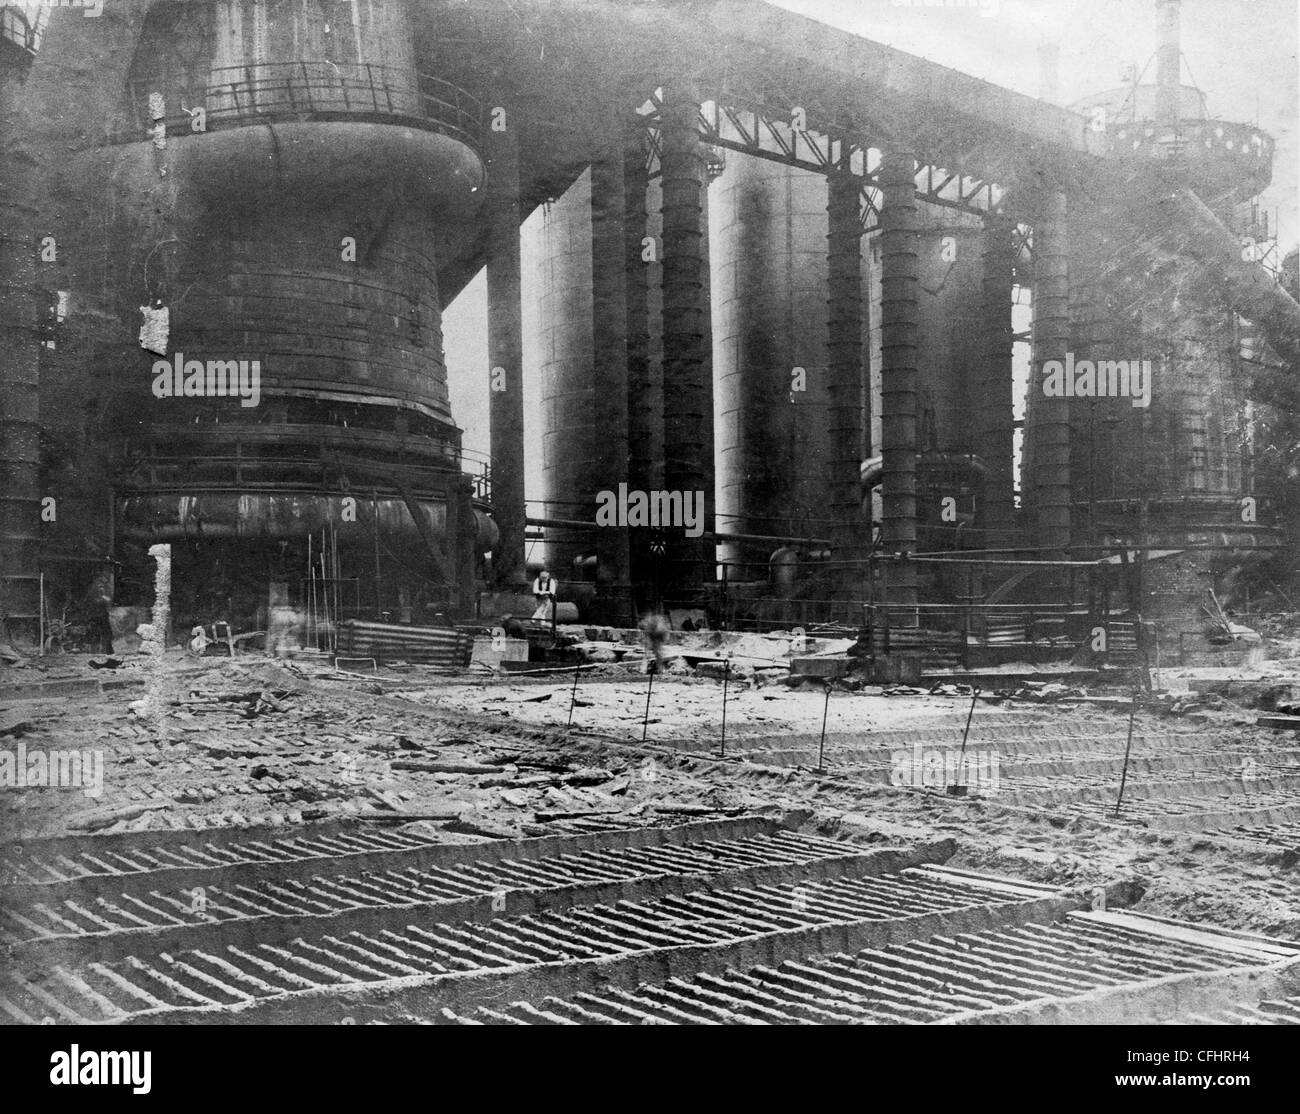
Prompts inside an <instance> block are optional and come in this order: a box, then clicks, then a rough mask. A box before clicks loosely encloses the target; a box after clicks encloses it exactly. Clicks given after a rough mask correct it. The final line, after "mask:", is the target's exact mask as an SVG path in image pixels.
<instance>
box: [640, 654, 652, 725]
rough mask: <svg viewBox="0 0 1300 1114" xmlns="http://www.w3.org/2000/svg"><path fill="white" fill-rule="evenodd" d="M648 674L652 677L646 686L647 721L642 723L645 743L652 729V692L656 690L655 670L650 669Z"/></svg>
mask: <svg viewBox="0 0 1300 1114" xmlns="http://www.w3.org/2000/svg"><path fill="white" fill-rule="evenodd" d="M647 664H648V665H653V664H654V663H653V662H649V663H647ZM647 676H648V677H649V678H650V681H649V683H648V684H647V685H646V687H645V722H644V723H643V724H642V725H641V741H642V742H643V743H644V742H645V737H646V732H648V731H649V730H650V694H651V693H652V692H653V691H654V687H655V675H654V670H653V669H651V670H649V672H648V673H647Z"/></svg>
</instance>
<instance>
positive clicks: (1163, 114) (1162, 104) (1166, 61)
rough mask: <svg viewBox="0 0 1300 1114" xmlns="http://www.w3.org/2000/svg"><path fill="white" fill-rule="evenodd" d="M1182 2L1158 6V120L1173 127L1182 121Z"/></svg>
mask: <svg viewBox="0 0 1300 1114" xmlns="http://www.w3.org/2000/svg"><path fill="white" fill-rule="evenodd" d="M1181 37H1182V29H1181V13H1180V0H1158V2H1157V4H1156V120H1157V121H1158V122H1159V123H1160V124H1161V125H1164V126H1168V127H1173V126H1175V125H1177V123H1178V117H1179V103H1178V101H1179V85H1180V82H1179V76H1180V73H1181V60H1180V59H1181V50H1182V46H1181V41H1180V40H1181Z"/></svg>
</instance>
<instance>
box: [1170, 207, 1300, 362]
mask: <svg viewBox="0 0 1300 1114" xmlns="http://www.w3.org/2000/svg"><path fill="white" fill-rule="evenodd" d="M1160 204H1161V206H1162V207H1163V208H1164V209H1165V213H1166V217H1165V226H1166V228H1168V229H1169V232H1170V236H1171V238H1172V239H1173V240H1174V242H1175V244H1176V247H1177V250H1178V251H1180V252H1181V253H1182V254H1184V255H1186V256H1187V257H1188V258H1191V259H1194V260H1195V261H1196V262H1197V263H1199V264H1201V265H1202V266H1203V267H1204V268H1205V270H1206V272H1207V277H1208V278H1209V280H1210V282H1211V283H1212V284H1213V285H1214V286H1215V287H1216V288H1218V290H1219V291H1220V292H1221V295H1222V297H1223V299H1224V301H1225V302H1226V303H1227V305H1228V306H1229V307H1230V308H1231V309H1233V310H1234V311H1235V312H1237V313H1239V314H1241V316H1242V317H1245V318H1247V319H1248V320H1250V321H1253V322H1254V323H1255V324H1256V325H1258V326H1259V327H1260V329H1262V330H1263V332H1264V335H1265V336H1266V337H1267V338H1268V342H1269V344H1270V345H1271V346H1272V348H1273V350H1274V351H1275V352H1276V353H1277V354H1278V355H1279V356H1281V357H1282V359H1284V360H1286V361H1287V363H1290V364H1293V365H1294V364H1300V304H1297V302H1296V300H1295V299H1294V298H1292V297H1291V295H1290V294H1288V293H1287V292H1286V290H1285V289H1283V288H1282V287H1281V286H1279V285H1278V283H1277V282H1275V281H1274V280H1273V277H1272V276H1271V275H1270V274H1269V273H1268V272H1267V271H1266V270H1264V268H1263V267H1261V266H1260V265H1259V264H1258V263H1247V262H1246V261H1245V260H1244V259H1242V258H1241V245H1240V244H1239V243H1238V241H1237V237H1236V236H1234V235H1233V234H1232V233H1231V232H1230V231H1229V230H1228V228H1227V226H1226V225H1225V224H1224V223H1223V221H1221V220H1220V219H1219V218H1218V217H1217V216H1215V215H1214V213H1213V212H1211V210H1210V208H1209V207H1208V206H1207V205H1206V204H1205V202H1204V201H1202V200H1201V199H1200V198H1199V197H1198V196H1197V195H1196V193H1195V192H1194V191H1193V190H1190V189H1186V188H1184V189H1179V190H1175V191H1174V192H1173V193H1172V194H1170V195H1168V196H1167V197H1165V198H1164V199H1163V200H1162V201H1161V203H1160Z"/></svg>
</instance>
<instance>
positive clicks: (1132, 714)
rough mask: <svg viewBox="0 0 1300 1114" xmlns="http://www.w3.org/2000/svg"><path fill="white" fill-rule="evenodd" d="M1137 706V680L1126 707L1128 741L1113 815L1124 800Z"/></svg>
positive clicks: (1117, 812) (1125, 745) (1117, 813)
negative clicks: (1130, 700) (1127, 707)
mask: <svg viewBox="0 0 1300 1114" xmlns="http://www.w3.org/2000/svg"><path fill="white" fill-rule="evenodd" d="M1137 708H1138V687H1137V681H1136V680H1135V681H1134V682H1133V702H1132V703H1131V704H1130V705H1129V709H1128V741H1127V742H1126V743H1125V744H1124V769H1123V770H1122V771H1121V772H1120V775H1119V796H1118V797H1116V798H1115V815H1116V816H1118V815H1119V806H1120V805H1121V804H1122V803H1123V801H1124V783H1125V782H1126V781H1128V756H1129V751H1130V750H1132V748H1133V720H1134V718H1135V717H1136V716H1137Z"/></svg>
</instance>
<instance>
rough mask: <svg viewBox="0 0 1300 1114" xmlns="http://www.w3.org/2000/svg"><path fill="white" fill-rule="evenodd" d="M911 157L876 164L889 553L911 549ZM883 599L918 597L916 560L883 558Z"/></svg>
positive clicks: (915, 259) (885, 543) (905, 601)
mask: <svg viewBox="0 0 1300 1114" xmlns="http://www.w3.org/2000/svg"><path fill="white" fill-rule="evenodd" d="M915 175H916V159H915V158H914V157H913V156H912V155H911V154H906V153H900V152H894V151H891V152H887V153H886V154H885V156H884V158H883V160H882V162H881V167H880V187H881V195H882V207H881V213H880V258H881V293H880V331H881V367H880V393H881V415H880V435H881V450H882V453H883V456H884V473H883V475H882V476H881V496H882V501H883V521H882V524H881V529H882V536H881V542H882V549H883V550H884V553H885V554H886V555H889V556H894V555H899V554H904V555H905V554H909V553H912V552H914V551H915V549H916V383H917V367H916V358H917V322H918V315H919V307H918V298H919V296H920V288H919V271H918V268H919V251H920V231H919V225H920V221H919V214H918V212H917V205H916V183H915ZM884 570H885V587H886V591H887V598H888V602H889V603H890V604H893V605H901V606H902V607H908V606H912V605H914V604H915V603H916V601H917V597H916V566H915V565H914V564H912V563H911V562H910V561H908V560H906V559H904V560H901V561H899V560H889V557H888V556H887V558H886V564H885V566H884ZM891 621H892V622H893V623H894V625H896V626H901V625H915V623H916V619H915V615H914V614H913V615H912V616H908V615H905V614H900V613H895V615H894V616H893V617H892V619H891Z"/></svg>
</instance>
